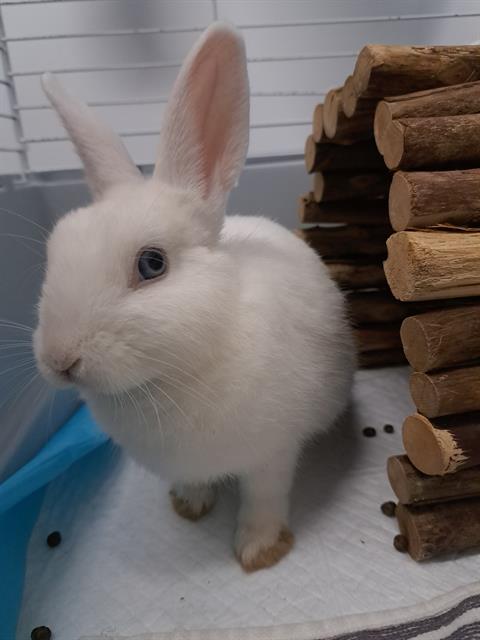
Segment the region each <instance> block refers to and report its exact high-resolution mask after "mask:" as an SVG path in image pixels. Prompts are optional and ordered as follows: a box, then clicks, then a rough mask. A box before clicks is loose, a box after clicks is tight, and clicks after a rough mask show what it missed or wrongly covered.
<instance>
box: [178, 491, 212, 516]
mask: <svg viewBox="0 0 480 640" xmlns="http://www.w3.org/2000/svg"><path fill="white" fill-rule="evenodd" d="M170 499H171V501H172V507H173V509H174V510H175V511H176V513H178V515H179V516H181V517H182V518H186V519H187V520H194V521H195V520H200V518H203V516H205V515H207V513H209V511H211V510H212V508H213V505H214V504H215V489H214V488H213V487H210V486H208V485H202V484H199V485H191V484H189V485H178V486H175V487H173V488H172V489H171V491H170Z"/></svg>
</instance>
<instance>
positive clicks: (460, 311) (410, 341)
mask: <svg viewBox="0 0 480 640" xmlns="http://www.w3.org/2000/svg"><path fill="white" fill-rule="evenodd" d="M400 335H401V338H402V344H403V349H404V351H405V355H406V357H407V360H408V362H409V363H410V365H411V366H412V367H413V368H414V369H415V371H420V372H423V373H425V372H427V371H432V370H434V369H441V368H446V367H452V366H455V365H456V366H458V365H459V364H462V363H468V362H469V361H474V360H477V359H478V360H480V305H472V306H462V307H458V308H452V309H441V310H438V311H430V312H427V313H423V314H420V315H415V316H411V317H409V318H405V320H404V321H403V323H402V327H401V329H400Z"/></svg>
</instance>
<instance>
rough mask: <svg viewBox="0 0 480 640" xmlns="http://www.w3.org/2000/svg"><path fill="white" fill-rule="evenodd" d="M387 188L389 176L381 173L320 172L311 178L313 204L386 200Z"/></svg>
mask: <svg viewBox="0 0 480 640" xmlns="http://www.w3.org/2000/svg"><path fill="white" fill-rule="evenodd" d="M389 188H390V175H389V174H388V173H386V172H382V171H378V172H361V171H357V172H355V171H348V172H347V171H328V172H327V171H322V172H321V173H315V174H314V177H313V195H314V198H315V202H322V201H323V200H325V201H327V202H328V201H334V200H350V199H352V198H369V199H373V198H386V197H387V196H388V192H389Z"/></svg>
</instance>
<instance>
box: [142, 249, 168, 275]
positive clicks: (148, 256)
mask: <svg viewBox="0 0 480 640" xmlns="http://www.w3.org/2000/svg"><path fill="white" fill-rule="evenodd" d="M137 269H138V273H139V275H140V279H141V280H153V279H154V278H159V277H160V276H163V275H165V273H166V271H167V256H166V255H165V253H164V252H163V251H162V250H161V249H145V250H144V251H142V253H141V254H140V255H139V257H138V263H137Z"/></svg>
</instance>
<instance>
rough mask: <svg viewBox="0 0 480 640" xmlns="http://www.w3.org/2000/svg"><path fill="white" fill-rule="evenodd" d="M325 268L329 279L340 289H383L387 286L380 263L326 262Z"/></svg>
mask: <svg viewBox="0 0 480 640" xmlns="http://www.w3.org/2000/svg"><path fill="white" fill-rule="evenodd" d="M326 266H327V269H328V271H329V273H330V276H331V278H332V279H333V280H334V281H335V282H336V283H337V284H338V285H339V286H340V287H341V288H342V289H348V290H357V289H370V288H378V287H385V286H386V284H387V282H386V280H385V274H384V271H383V269H382V265H381V263H380V262H378V263H377V262H372V263H361V262H359V261H357V260H354V261H347V260H344V261H339V260H327V261H326Z"/></svg>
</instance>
